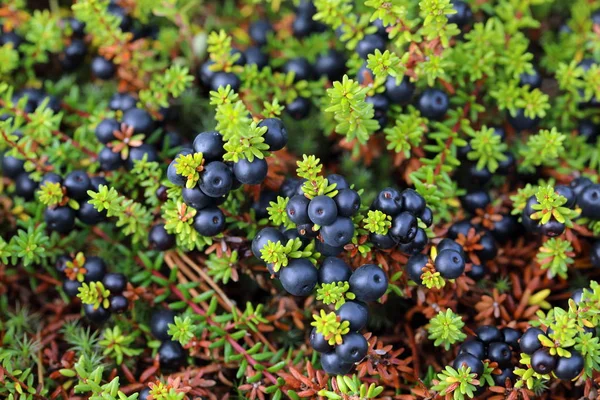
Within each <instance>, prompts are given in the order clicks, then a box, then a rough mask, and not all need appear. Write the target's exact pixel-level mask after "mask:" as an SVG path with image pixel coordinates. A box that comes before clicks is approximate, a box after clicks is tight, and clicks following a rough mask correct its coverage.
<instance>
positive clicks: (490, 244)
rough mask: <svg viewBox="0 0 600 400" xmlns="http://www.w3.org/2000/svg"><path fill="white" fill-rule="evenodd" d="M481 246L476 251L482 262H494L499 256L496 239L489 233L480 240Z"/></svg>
mask: <svg viewBox="0 0 600 400" xmlns="http://www.w3.org/2000/svg"><path fill="white" fill-rule="evenodd" d="M479 245H480V246H481V247H482V248H481V249H478V250H476V251H475V253H476V254H477V257H479V260H481V262H486V261H488V260H492V259H493V258H494V257H496V254H498V246H497V245H496V241H495V240H494V237H493V236H492V235H491V234H489V233H484V234H483V235H481V237H480V238H479Z"/></svg>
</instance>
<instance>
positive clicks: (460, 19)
mask: <svg viewBox="0 0 600 400" xmlns="http://www.w3.org/2000/svg"><path fill="white" fill-rule="evenodd" d="M451 3H452V8H454V10H455V11H456V13H454V14H448V15H446V17H447V18H448V23H449V24H456V25H458V27H459V28H462V27H464V26H465V25H467V24H469V23H471V21H472V19H473V12H472V11H471V7H470V6H469V3H467V2H465V1H462V0H452V2H451Z"/></svg>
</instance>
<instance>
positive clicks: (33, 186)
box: [15, 172, 38, 201]
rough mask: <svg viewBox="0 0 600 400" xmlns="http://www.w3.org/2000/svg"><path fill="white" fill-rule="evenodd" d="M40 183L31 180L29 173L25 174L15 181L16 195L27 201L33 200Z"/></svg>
mask: <svg viewBox="0 0 600 400" xmlns="http://www.w3.org/2000/svg"><path fill="white" fill-rule="evenodd" d="M37 188H38V183H37V182H36V181H34V180H33V179H31V176H30V175H29V174H28V173H27V172H23V173H22V174H20V175H19V176H17V179H15V194H16V195H17V196H19V197H22V198H23V199H25V200H26V201H29V200H33V197H34V195H35V191H36V190H37Z"/></svg>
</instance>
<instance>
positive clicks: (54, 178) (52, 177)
mask: <svg viewBox="0 0 600 400" xmlns="http://www.w3.org/2000/svg"><path fill="white" fill-rule="evenodd" d="M49 182H50V183H58V184H60V185H62V178H61V176H60V175H58V174H55V173H54V172H48V173H47V174H46V175H44V177H43V178H42V180H41V181H40V187H42V186H44V185H45V184H46V183H49Z"/></svg>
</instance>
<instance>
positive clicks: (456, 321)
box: [427, 309, 467, 350]
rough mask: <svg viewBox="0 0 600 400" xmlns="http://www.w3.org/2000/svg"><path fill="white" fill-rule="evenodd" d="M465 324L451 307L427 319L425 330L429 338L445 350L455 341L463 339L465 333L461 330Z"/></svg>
mask: <svg viewBox="0 0 600 400" xmlns="http://www.w3.org/2000/svg"><path fill="white" fill-rule="evenodd" d="M464 326H465V324H464V322H463V321H462V318H461V317H460V315H456V314H454V312H453V311H452V310H451V309H447V310H446V312H443V311H440V312H438V314H437V315H436V316H435V317H433V318H432V319H431V320H430V321H429V326H428V328H427V331H428V332H429V339H431V340H435V342H433V344H434V345H435V346H440V345H443V346H444V348H445V349H446V350H449V349H450V346H451V345H453V344H454V343H456V342H459V341H462V340H465V338H466V337H467V335H465V334H464V333H463V332H462V330H461V329H462V328H463V327H464Z"/></svg>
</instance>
